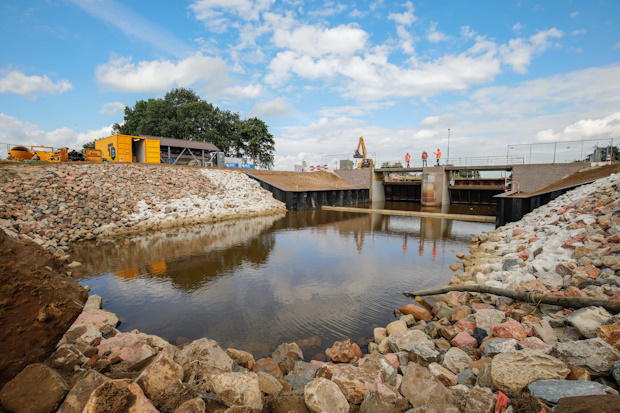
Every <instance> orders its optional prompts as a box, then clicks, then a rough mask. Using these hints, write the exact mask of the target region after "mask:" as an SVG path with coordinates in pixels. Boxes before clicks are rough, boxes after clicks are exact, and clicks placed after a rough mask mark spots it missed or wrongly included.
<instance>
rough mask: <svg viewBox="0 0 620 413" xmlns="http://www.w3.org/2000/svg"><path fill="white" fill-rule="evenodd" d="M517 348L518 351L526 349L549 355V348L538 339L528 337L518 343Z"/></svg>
mask: <svg viewBox="0 0 620 413" xmlns="http://www.w3.org/2000/svg"><path fill="white" fill-rule="evenodd" d="M517 346H518V347H519V349H520V350H523V349H528V350H535V351H542V352H543V353H549V352H550V351H551V346H548V345H547V344H545V342H544V341H542V340H541V339H539V338H538V337H528V338H526V339H525V340H521V341H519V342H518V343H517Z"/></svg>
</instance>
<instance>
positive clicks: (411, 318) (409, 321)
mask: <svg viewBox="0 0 620 413" xmlns="http://www.w3.org/2000/svg"><path fill="white" fill-rule="evenodd" d="M399 320H400V321H404V322H405V323H407V327H412V326H414V325H415V324H416V319H415V317H414V316H413V315H411V314H405V315H403V316H400V318H399Z"/></svg>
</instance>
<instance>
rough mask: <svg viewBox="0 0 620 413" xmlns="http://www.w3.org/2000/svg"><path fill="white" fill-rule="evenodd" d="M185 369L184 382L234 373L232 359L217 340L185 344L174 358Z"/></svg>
mask: <svg viewBox="0 0 620 413" xmlns="http://www.w3.org/2000/svg"><path fill="white" fill-rule="evenodd" d="M174 361H175V362H177V363H179V364H180V365H181V367H183V373H184V374H183V381H186V382H192V381H195V380H200V379H208V378H209V377H210V376H211V375H213V374H217V373H226V372H230V371H232V364H233V361H232V359H231V358H230V357H229V356H228V354H226V352H224V350H222V349H221V348H220V345H219V344H218V343H217V341H215V340H209V339H208V338H201V339H199V340H194V341H192V342H191V343H188V344H185V345H184V346H183V347H182V348H181V349H180V350H179V351H178V352H177V354H176V355H175V356H174Z"/></svg>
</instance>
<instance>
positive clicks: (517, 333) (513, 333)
mask: <svg viewBox="0 0 620 413" xmlns="http://www.w3.org/2000/svg"><path fill="white" fill-rule="evenodd" d="M491 334H492V335H494V336H495V337H500V338H514V339H515V340H517V341H520V340H525V338H526V337H527V334H526V333H525V329H524V328H523V326H522V325H521V323H518V322H517V321H514V320H509V321H506V322H505V323H501V324H496V325H494V326H492V327H491Z"/></svg>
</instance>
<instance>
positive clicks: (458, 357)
mask: <svg viewBox="0 0 620 413" xmlns="http://www.w3.org/2000/svg"><path fill="white" fill-rule="evenodd" d="M472 361H473V360H472V359H471V357H469V355H468V354H467V353H465V352H464V351H463V350H461V349H460V348H458V347H452V348H451V349H450V350H448V352H447V353H446V354H445V355H444V356H443V365H444V366H446V368H448V369H449V370H451V371H452V372H453V373H454V374H459V373H460V372H462V371H463V370H465V369H467V368H468V367H469V363H471V362H472Z"/></svg>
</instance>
